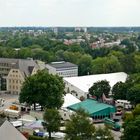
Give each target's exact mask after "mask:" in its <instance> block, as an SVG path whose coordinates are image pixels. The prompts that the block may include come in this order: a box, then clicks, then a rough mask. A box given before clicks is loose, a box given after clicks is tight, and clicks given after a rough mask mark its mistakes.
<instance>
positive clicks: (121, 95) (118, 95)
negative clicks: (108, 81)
mask: <svg viewBox="0 0 140 140" xmlns="http://www.w3.org/2000/svg"><path fill="white" fill-rule="evenodd" d="M112 94H113V98H114V100H117V99H122V100H126V95H127V85H126V84H125V83H123V82H118V83H116V84H115V85H114V86H113V88H112Z"/></svg>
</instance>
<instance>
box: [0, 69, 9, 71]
mask: <svg viewBox="0 0 140 140" xmlns="http://www.w3.org/2000/svg"><path fill="white" fill-rule="evenodd" d="M0 71H6V72H7V71H9V69H8V68H0Z"/></svg>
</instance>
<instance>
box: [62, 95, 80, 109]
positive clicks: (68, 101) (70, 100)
mask: <svg viewBox="0 0 140 140" xmlns="http://www.w3.org/2000/svg"><path fill="white" fill-rule="evenodd" d="M79 102H80V100H79V99H78V98H76V97H75V96H73V95H72V94H70V93H67V94H66V95H65V96H64V103H63V105H62V108H67V107H68V106H70V105H73V104H76V103H79Z"/></svg>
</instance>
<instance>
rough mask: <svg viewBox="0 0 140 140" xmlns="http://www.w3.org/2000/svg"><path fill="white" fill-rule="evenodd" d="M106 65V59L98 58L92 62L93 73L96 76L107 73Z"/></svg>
mask: <svg viewBox="0 0 140 140" xmlns="http://www.w3.org/2000/svg"><path fill="white" fill-rule="evenodd" d="M105 63H106V57H97V58H96V59H94V60H93V61H92V68H91V71H92V73H94V74H101V73H105V71H104V64H105Z"/></svg>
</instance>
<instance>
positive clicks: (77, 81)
mask: <svg viewBox="0 0 140 140" xmlns="http://www.w3.org/2000/svg"><path fill="white" fill-rule="evenodd" d="M126 78H127V74H126V73H124V72H118V73H108V74H97V75H87V76H78V77H68V78H64V81H66V82H68V83H70V84H71V85H73V86H75V87H77V88H78V89H80V90H82V91H83V92H86V93H88V90H89V88H90V87H91V86H92V85H93V83H95V82H97V81H101V80H107V81H109V84H110V86H111V87H113V86H114V85H115V84H116V83H117V82H120V81H121V82H125V81H126Z"/></svg>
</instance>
